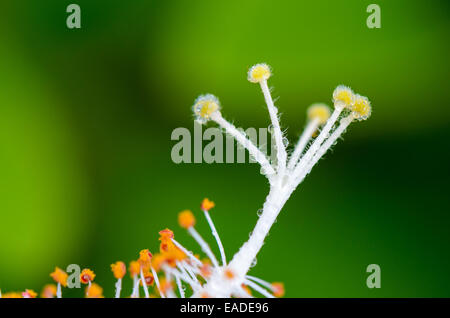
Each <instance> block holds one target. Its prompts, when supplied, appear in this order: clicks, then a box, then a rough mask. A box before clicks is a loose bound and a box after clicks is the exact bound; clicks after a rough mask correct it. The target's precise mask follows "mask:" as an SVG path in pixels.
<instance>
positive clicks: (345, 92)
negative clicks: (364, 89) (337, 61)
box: [333, 85, 355, 108]
mask: <svg viewBox="0 0 450 318" xmlns="http://www.w3.org/2000/svg"><path fill="white" fill-rule="evenodd" d="M354 102H355V94H354V93H353V91H352V90H351V88H350V87H347V86H345V85H339V86H338V87H336V89H335V90H334V92H333V103H334V105H335V107H342V108H350V107H351V105H353V103H354Z"/></svg>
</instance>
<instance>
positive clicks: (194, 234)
mask: <svg viewBox="0 0 450 318" xmlns="http://www.w3.org/2000/svg"><path fill="white" fill-rule="evenodd" d="M188 232H189V234H191V236H192V237H193V238H194V240H196V241H197V243H198V245H200V247H201V248H202V250H203V252H205V253H206V255H208V257H209V259H210V260H211V262H212V263H213V264H214V266H215V267H219V263H218V262H217V259H216V257H215V256H214V254H213V252H212V251H211V248H210V247H209V245H208V243H206V241H205V240H204V239H203V238H202V237H201V236H200V234H198V232H197V231H196V230H195V228H194V227H190V228H188Z"/></svg>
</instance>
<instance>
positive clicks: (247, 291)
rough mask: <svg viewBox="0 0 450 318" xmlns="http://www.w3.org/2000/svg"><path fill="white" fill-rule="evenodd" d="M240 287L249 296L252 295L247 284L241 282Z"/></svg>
mask: <svg viewBox="0 0 450 318" xmlns="http://www.w3.org/2000/svg"><path fill="white" fill-rule="evenodd" d="M241 287H242V289H243V290H245V292H246V293H247V294H249V295H250V296H251V295H252V290H251V289H250V288H249V287H248V286H247V285H245V284H242V285H241Z"/></svg>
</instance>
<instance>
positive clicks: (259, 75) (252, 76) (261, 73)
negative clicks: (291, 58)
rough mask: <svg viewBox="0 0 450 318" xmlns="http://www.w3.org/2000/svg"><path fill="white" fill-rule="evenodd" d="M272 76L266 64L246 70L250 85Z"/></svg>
mask: <svg viewBox="0 0 450 318" xmlns="http://www.w3.org/2000/svg"><path fill="white" fill-rule="evenodd" d="M271 75H272V72H271V71H270V67H269V65H267V64H256V65H254V66H252V67H251V68H250V69H249V70H248V77H247V78H248V80H249V81H250V82H252V83H259V82H261V81H264V80H268V79H269V77H270V76H271Z"/></svg>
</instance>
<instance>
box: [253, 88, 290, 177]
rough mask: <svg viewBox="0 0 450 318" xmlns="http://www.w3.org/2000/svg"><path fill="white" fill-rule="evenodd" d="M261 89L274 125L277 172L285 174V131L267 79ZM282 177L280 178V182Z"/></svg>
mask: <svg viewBox="0 0 450 318" xmlns="http://www.w3.org/2000/svg"><path fill="white" fill-rule="evenodd" d="M259 84H260V86H261V90H262V92H263V94H264V99H265V100H266V104H267V109H268V110H269V115H270V120H271V122H272V127H273V131H274V137H275V149H276V152H277V162H278V167H277V173H278V175H284V172H285V170H286V159H287V153H286V148H285V146H284V143H283V133H282V132H281V127H280V122H279V120H278V109H277V108H276V107H275V105H274V103H273V100H272V95H271V94H270V90H269V87H268V86H267V80H262V81H261V82H260V83H259ZM281 181H282V179H281V180H280V182H281Z"/></svg>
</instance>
